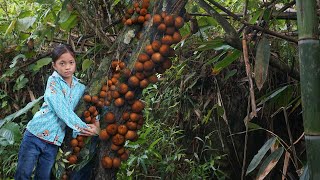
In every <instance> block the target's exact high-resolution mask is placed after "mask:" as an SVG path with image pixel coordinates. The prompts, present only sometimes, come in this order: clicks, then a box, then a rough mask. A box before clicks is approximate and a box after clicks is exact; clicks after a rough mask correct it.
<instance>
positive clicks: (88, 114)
mask: <svg viewBox="0 0 320 180" xmlns="http://www.w3.org/2000/svg"><path fill="white" fill-rule="evenodd" d="M90 115H91V113H90V111H84V112H83V116H84V117H85V118H87V117H90Z"/></svg>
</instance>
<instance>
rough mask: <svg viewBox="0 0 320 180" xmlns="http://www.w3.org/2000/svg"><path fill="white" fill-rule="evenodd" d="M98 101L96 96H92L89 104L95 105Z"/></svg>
mask: <svg viewBox="0 0 320 180" xmlns="http://www.w3.org/2000/svg"><path fill="white" fill-rule="evenodd" d="M98 101H99V97H98V96H92V98H91V102H93V103H97V102H98Z"/></svg>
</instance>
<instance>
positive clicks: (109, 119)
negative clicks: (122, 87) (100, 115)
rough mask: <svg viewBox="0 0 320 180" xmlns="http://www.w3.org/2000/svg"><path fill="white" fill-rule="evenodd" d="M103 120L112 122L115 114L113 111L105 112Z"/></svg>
mask: <svg viewBox="0 0 320 180" xmlns="http://www.w3.org/2000/svg"><path fill="white" fill-rule="evenodd" d="M104 120H105V121H106V122H107V123H113V122H114V121H115V115H114V114H113V112H107V114H106V115H105V116H104Z"/></svg>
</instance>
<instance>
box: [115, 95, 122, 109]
mask: <svg viewBox="0 0 320 180" xmlns="http://www.w3.org/2000/svg"><path fill="white" fill-rule="evenodd" d="M114 105H115V106H117V107H120V106H123V105H124V99H123V98H122V97H119V98H117V99H116V100H114Z"/></svg>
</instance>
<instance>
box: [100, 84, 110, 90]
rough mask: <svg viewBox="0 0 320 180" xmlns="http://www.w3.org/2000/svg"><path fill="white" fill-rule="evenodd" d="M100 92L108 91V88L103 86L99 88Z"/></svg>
mask: <svg viewBox="0 0 320 180" xmlns="http://www.w3.org/2000/svg"><path fill="white" fill-rule="evenodd" d="M101 90H102V91H108V90H109V87H108V86H107V85H103V86H102V88H101Z"/></svg>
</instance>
